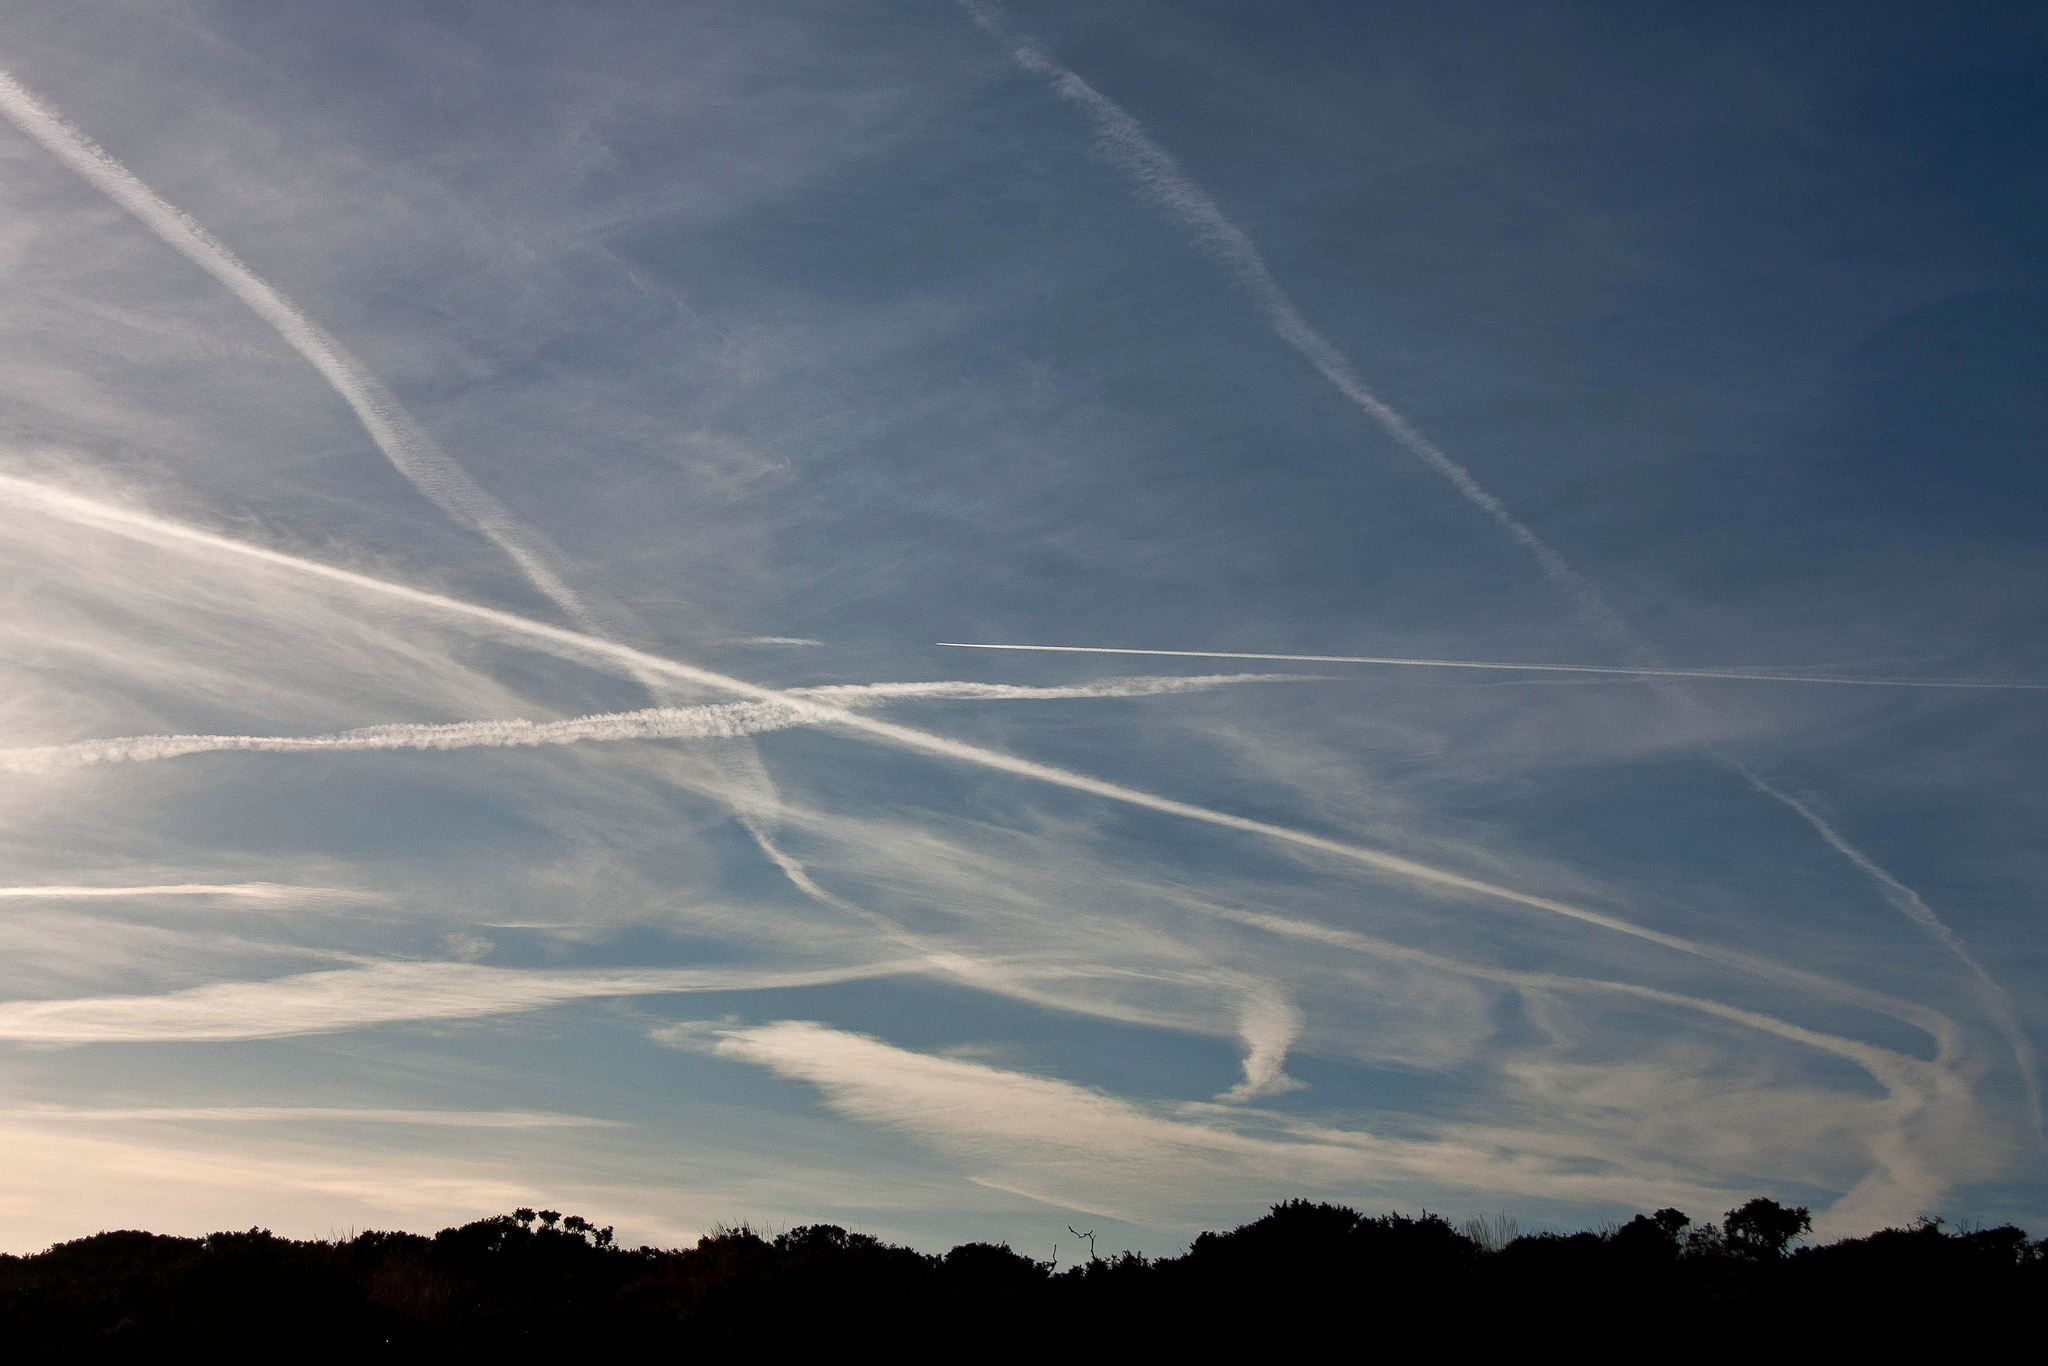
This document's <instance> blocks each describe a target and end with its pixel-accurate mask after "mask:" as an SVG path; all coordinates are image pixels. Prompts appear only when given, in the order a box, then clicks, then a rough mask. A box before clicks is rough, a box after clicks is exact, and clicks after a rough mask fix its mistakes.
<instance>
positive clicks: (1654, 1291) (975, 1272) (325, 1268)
mask: <svg viewBox="0 0 2048 1366" xmlns="http://www.w3.org/2000/svg"><path fill="white" fill-rule="evenodd" d="M1810 1227H1811V1220H1810V1218H1809V1215H1808V1212H1807V1211H1806V1210H1804V1209H1798V1208H1787V1207H1785V1206H1782V1205H1779V1204H1777V1203H1775V1202H1773V1201H1770V1200H1752V1201H1750V1202H1749V1203H1747V1204H1745V1205H1743V1206H1742V1207H1741V1208H1739V1209H1735V1210H1731V1211H1729V1213H1728V1214H1727V1215H1726V1216H1725V1217H1724V1220H1723V1222H1722V1223H1721V1224H1719V1225H1715V1224H1711V1223H1708V1224H1701V1225H1695V1224H1693V1223H1692V1221H1691V1220H1690V1219H1688V1218H1687V1217H1686V1216H1685V1215H1684V1214H1683V1213H1681V1212H1679V1211H1678V1210H1673V1209H1664V1210H1658V1211H1657V1212H1656V1213H1655V1214H1652V1215H1638V1216H1636V1217H1635V1218H1633V1219H1631V1220H1629V1221H1628V1222H1627V1223H1625V1224H1622V1225H1620V1226H1618V1227H1614V1228H1612V1229H1611V1230H1609V1231H1606V1232H1601V1233H1572V1234H1556V1233H1539V1234H1532V1235H1527V1236H1522V1237H1516V1238H1513V1239H1512V1240H1511V1241H1509V1242H1507V1243H1506V1245H1505V1246H1502V1247H1499V1248H1498V1249H1497V1250H1491V1251H1490V1250H1488V1248H1487V1246H1485V1245H1484V1244H1482V1243H1481V1242H1478V1241H1475V1240H1474V1239H1473V1238H1472V1237H1470V1236H1467V1234H1465V1233H1462V1232H1459V1231H1458V1230H1456V1229H1454V1228H1452V1227H1451V1225H1450V1224H1448V1223H1447V1222H1445V1221H1444V1220H1443V1219H1441V1218H1439V1217H1438V1216H1436V1215H1433V1214H1426V1213H1425V1214H1423V1215H1421V1216H1419V1217H1415V1218H1410V1217H1407V1216H1405V1215H1400V1214H1386V1215H1380V1216H1367V1215H1362V1214H1360V1213H1358V1212H1357V1211H1355V1210H1351V1209H1347V1208H1345V1207H1343V1206H1341V1205H1329V1204H1316V1203H1311V1202H1309V1201H1305V1200H1290V1201H1287V1202H1285V1203H1283V1204H1279V1205H1275V1206H1273V1208H1272V1211H1271V1212H1270V1213H1268V1214H1267V1215H1265V1216H1264V1217H1263V1218H1260V1219H1256V1220H1254V1221H1252V1222H1251V1223H1249V1224H1245V1225H1244V1226H1242V1227H1240V1228H1237V1229H1233V1230H1231V1231H1229V1232H1226V1233H1204V1234H1202V1235H1201V1236H1200V1237H1198V1238H1196V1239H1195V1241H1194V1244H1193V1245H1192V1246H1191V1247H1190V1248H1189V1249H1188V1251H1187V1252H1186V1253H1185V1254H1184V1255H1182V1256H1180V1257H1166V1258H1159V1259H1152V1258H1147V1257H1143V1256H1140V1255H1138V1254H1136V1253H1129V1252H1126V1253H1122V1254H1120V1255H1117V1256H1110V1257H1090V1258H1089V1259H1088V1260H1086V1261H1084V1262H1082V1263H1080V1264H1078V1265H1074V1266H1070V1267H1067V1268H1065V1269H1064V1270H1059V1271H1055V1270H1054V1268H1053V1267H1052V1266H1051V1265H1050V1264H1048V1263H1045V1262H1039V1261H1036V1260H1034V1259H1033V1258H1030V1257H1026V1256H1023V1255H1021V1254H1019V1253H1017V1252H1014V1251H1012V1250H1011V1249H1010V1248H1008V1247H1006V1246H1002V1245H997V1244H990V1243H966V1244H962V1245H961V1246H959V1247H956V1248H954V1249H953V1250H952V1251H950V1252H948V1253H946V1254H945V1255H944V1256H939V1257H934V1256H928V1255H926V1254H923V1253H919V1252H915V1251H913V1250H911V1249H909V1248H903V1247H896V1246H893V1245H891V1244H888V1243H884V1242H881V1241H880V1240H878V1239H876V1238H873V1237H870V1236H869V1235H867V1234H863V1233H852V1232H848V1231H847V1230H846V1229H843V1228H841V1227H839V1226H838V1225H836V1224H809V1225H805V1226H803V1227H801V1228H795V1229H792V1230H790V1231H789V1232H787V1233H784V1234H781V1235H779V1236H777V1237H775V1238H772V1239H771V1238H763V1237H762V1236H760V1235H759V1234H757V1233H755V1232H754V1231H753V1230H751V1229H748V1228H745V1227H740V1228H722V1229H717V1230H714V1231H713V1232H712V1233H709V1234H707V1235H705V1236H704V1237H702V1238H700V1239H698V1241H697V1243H696V1245H695V1246H694V1247H689V1248H682V1249H661V1248H651V1247H641V1248H631V1249H628V1248H620V1247H617V1246H615V1245H614V1241H613V1237H612V1231H611V1230H610V1229H608V1228H599V1227H597V1226H596V1225H594V1224H591V1223H590V1222H589V1221H587V1220H585V1219H583V1218H581V1217H579V1216H576V1215H569V1216H566V1217H565V1216H563V1215H561V1214H559V1213H558V1212H556V1211H553V1210H543V1211H539V1212H536V1211H533V1210H527V1209H521V1210H517V1211H515V1212H513V1213H512V1214H509V1215H500V1216H497V1217H496V1218H492V1219H482V1220H478V1221H477V1222H475V1223H471V1224H464V1225H463V1226H461V1227H460V1228H448V1229H443V1230H441V1231H440V1232H439V1233H437V1234H435V1235H433V1236H432V1237H424V1236H421V1235H419V1234H412V1233H378V1232H373V1233H364V1234H360V1235H358V1236H356V1237H354V1238H350V1239H347V1240H345V1241H338V1242H296V1241H293V1240H291V1239H285V1238H278V1237H275V1236H273V1235H272V1234H270V1233H269V1232H267V1231H265V1230H263V1229H251V1230H249V1231H248V1232H246V1233H216V1234H212V1235H210V1236H208V1237H206V1238H170V1237H162V1236H159V1235H156V1234H150V1233H138V1232H133V1231H128V1232H118V1233H100V1234H95V1235H93V1236H92V1237H89V1238H80V1239H78V1240H76V1241H74V1242H69V1243H60V1244H58V1245H57V1246H55V1247H52V1248H50V1249H49V1250H48V1251H45V1252H41V1253H38V1254H36V1255H34V1256H31V1257H0V1333H4V1338H0V1341H5V1342H6V1343H7V1344H8V1345H9V1347H11V1348H12V1349H13V1350H14V1353H15V1355H16V1356H17V1357H18V1358H19V1359H23V1360H27V1359H32V1358H33V1357H35V1356H37V1355H39V1354H40V1355H42V1356H50V1355H52V1354H56V1353H60V1352H67V1351H68V1352H76V1351H78V1350H80V1349H92V1348H105V1349H109V1350H127V1349H132V1348H135V1347H142V1346H154V1345H157V1344H167V1343H174V1342H175V1343H188V1344H200V1343H203V1344H205V1345H207V1346H208V1347H209V1348H221V1349H240V1350H265V1349H268V1350H270V1351H284V1350H289V1351H290V1352H291V1353H292V1354H294V1355H305V1354H307V1348H306V1344H307V1343H309V1342H310V1343H311V1344H313V1347H312V1353H313V1354H314V1355H318V1356H327V1355H338V1354H343V1353H354V1352H358V1351H364V1350H375V1351H384V1350H388V1349H403V1350H406V1351H409V1352H410V1351H430V1350H431V1351H441V1350H448V1351H458V1350H459V1351H460V1352H462V1353H463V1354H464V1355H465V1356H466V1355H468V1354H470V1353H473V1352H475V1351H477V1350H479V1349H486V1348H489V1349H504V1348H510V1347H526V1348H533V1347H553V1348H562V1349H571V1350H575V1351H578V1352H585V1351H590V1350H594V1349H600V1348H609V1349H619V1348H631V1349H635V1350H640V1351H650V1352H659V1353H661V1354H662V1355H663V1356H664V1357H670V1356H675V1355H679V1354H681V1353H684V1352H704V1351H721V1352H722V1351H751V1352H767V1353H770V1354H774V1353H777V1352H784V1351H792V1350H799V1349H800V1350H806V1351H809V1350H815V1349H817V1348H818V1347H821V1346H824V1347H830V1348H833V1349H837V1350H844V1349H845V1348H846V1347H847V1345H848V1344H852V1343H861V1344H866V1345H867V1346H868V1347H870V1348H872V1349H875V1350H882V1349H887V1350H890V1351H892V1352H897V1353H901V1352H905V1351H916V1352H920V1353H934V1352H940V1351H944V1352H948V1353H951V1354H956V1355H972V1356H978V1357H983V1358H987V1357H994V1358H998V1359H1007V1358H1009V1357H1012V1356H1023V1355H1026V1354H1030V1355H1034V1356H1042V1355H1045V1354H1046V1353H1047V1352H1049V1351H1054V1350H1058V1351H1072V1350H1079V1349H1081V1348H1084V1347H1085V1348H1088V1349H1091V1350H1094V1351H1096V1352H1098V1353H1101V1352H1108V1353H1122V1352H1126V1351H1132V1350H1138V1349H1141V1348H1142V1349H1147V1350H1149V1351H1151V1352H1154V1353H1157V1352H1161V1351H1182V1352H1186V1353H1188V1354H1191V1355H1198V1356H1208V1355H1215V1354H1219V1353H1223V1352H1236V1353H1247V1354H1249V1355H1250V1356H1251V1357H1252V1358H1253V1359H1264V1358H1269V1357H1271V1356H1272V1355H1273V1354H1274V1352H1275V1351H1276V1350H1278V1349H1280V1348H1282V1347H1285V1346H1289V1345H1290V1344H1291V1345H1292V1347H1293V1349H1296V1350H1298V1349H1300V1348H1301V1347H1303V1346H1306V1345H1313V1344H1319V1343H1322V1342H1324V1341H1325V1340H1326V1339H1329V1338H1330V1336H1331V1335H1332V1334H1340V1335H1343V1338H1344V1340H1345V1341H1347V1342H1350V1343H1351V1344H1352V1345H1353V1347H1354V1348H1355V1349H1357V1350H1364V1349H1365V1348H1367V1347H1371V1346H1379V1347H1381V1348H1396V1347H1404V1346H1406V1345H1408V1344H1411V1343H1414V1342H1416V1341H1418V1340H1419V1339H1421V1338H1424V1337H1429V1336H1434V1335H1440V1334H1446V1333H1450V1334H1455V1332H1456V1331H1457V1330H1459V1329H1463V1328H1477V1327H1482V1326H1485V1325H1489V1324H1490V1325H1497V1326H1501V1327H1503V1328H1505V1329H1511V1330H1512V1332H1513V1334H1514V1336H1515V1337H1516V1338H1517V1339H1524V1338H1532V1339H1533V1340H1542V1339H1544V1338H1545V1336H1546V1335H1548V1334H1552V1333H1568V1334H1569V1335H1570V1337H1571V1340H1572V1342H1573V1343H1574V1348H1573V1349H1574V1350H1579V1349H1580V1346H1581V1345H1582V1343H1583V1341H1584V1339H1585V1338H1586V1337H1587V1335H1588V1334H1589V1333H1592V1334H1606V1335H1608V1336H1610V1337H1611V1338H1613V1340H1614V1341H1615V1342H1616V1343H1617V1344H1619V1345H1626V1344H1631V1343H1633V1344H1638V1345H1641V1344H1647V1343H1651V1342H1656V1343H1660V1344H1662V1345H1661V1346H1660V1348H1659V1351H1660V1354H1664V1355H1677V1356H1688V1355H1692V1354H1694V1353H1693V1352H1692V1351H1690V1350H1689V1348H1690V1347H1692V1346H1698V1347H1699V1348H1700V1350H1701V1352H1704V1351H1705V1350H1706V1347H1707V1346H1708V1345H1709V1344H1714V1343H1719V1344H1724V1345H1725V1344H1733V1343H1745V1342H1746V1343H1749V1344H1751V1345H1752V1347H1754V1348H1755V1349H1756V1350H1762V1346H1761V1345H1762V1344H1767V1343H1768V1344H1775V1345H1776V1346H1775V1349H1774V1350H1776V1351H1779V1352H1782V1351H1786V1350H1790V1349H1792V1348H1793V1347H1795V1346H1797V1345H1801V1344H1805V1345H1808V1346H1815V1345H1821V1344H1840V1343H1843V1342H1845V1341H1855V1340H1858V1339H1859V1338H1868V1337H1870V1336H1872V1335H1874V1334H1876V1333H1879V1332H1880V1331H1881V1332H1882V1335H1883V1336H1884V1338H1885V1340H1886V1341H1887V1342H1889V1343H1892V1344H1894V1345H1895V1344H1896V1343H1898V1342H1899V1341H1900V1340H1901V1337H1902V1334H1906V1333H1908V1332H1909V1330H1910V1327H1911V1324H1912V1323H1913V1322H1917V1321H1918V1320H1916V1319H1914V1318H1913V1317H1912V1314H1913V1313H1918V1314H1919V1315H1921V1317H1922V1318H1926V1317H1927V1316H1928V1315H1930V1314H1931V1313H1932V1312H1933V1308H1935V1307H1938V1310H1939V1313H1940V1315H1942V1316H1943V1318H1942V1321H1943V1322H1953V1323H1966V1324H1968V1325H1969V1326H1970V1328H1971V1330H1972V1331H1975V1332H1988V1331H1992V1330H1994V1329H1995V1328H1996V1327H1997V1326H1998V1325H2000V1324H2002V1323H2013V1324H2017V1323H2019V1322H2020V1319H2021V1316H2022V1314H2023V1313H2024V1312H2025V1311H2027V1310H2029V1309H2031V1308H2033V1307H2034V1306H2037V1305H2039V1304H2040V1303H2042V1302H2043V1298H2044V1297H2043V1291H2044V1290H2048V1243H2044V1242H2040V1241H2032V1240H2029V1239H2028V1237H2027V1235H2026V1234H2025V1233H2023V1232H2022V1231H2021V1230H2019V1229H2016V1228H2011V1227H2003V1228H1995V1229H1976V1230H1960V1231H1955V1232H1951V1231H1949V1230H1947V1229H1945V1228H1944V1227H1942V1226H1941V1225H1940V1224H1939V1223H1938V1222H1934V1221H1922V1222H1921V1223H1919V1224H1916V1225H1914V1226H1913V1227H1911V1228H1905V1229H1889V1230H1886V1231H1884V1232H1882V1233H1876V1234H1872V1235H1871V1236H1870V1237H1867V1238H1853V1239H1847V1240H1844V1241H1841V1242H1837V1243H1833V1244H1829V1245H1827V1246H1824V1247H1808V1248H1801V1247H1795V1246H1794V1243H1795V1241H1796V1240H1797V1239H1798V1238H1799V1237H1800V1236H1801V1235H1803V1234H1804V1233H1805V1232H1806V1231H1807V1230H1808V1229H1809V1228H1810ZM1908 1306H1912V1307H1915V1308H1914V1309H1912V1310H1911V1311H1909V1310H1908V1308H1907V1307H1908ZM1678 1325H1690V1326H1691V1328H1692V1329H1694V1330H1697V1331H1696V1335H1695V1336H1692V1337H1687V1336H1682V1335H1681V1336H1679V1337H1676V1338H1674V1337H1673V1336H1672V1334H1673V1332H1674V1329H1675V1327H1676V1326H1678ZM1723 1354H1724V1355H1725V1352H1724V1353H1723Z"/></svg>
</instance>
